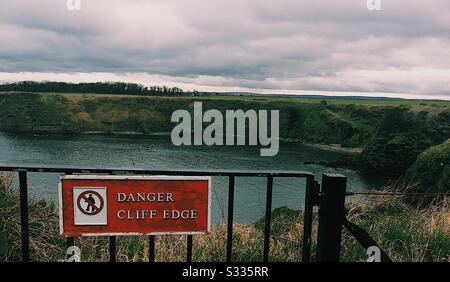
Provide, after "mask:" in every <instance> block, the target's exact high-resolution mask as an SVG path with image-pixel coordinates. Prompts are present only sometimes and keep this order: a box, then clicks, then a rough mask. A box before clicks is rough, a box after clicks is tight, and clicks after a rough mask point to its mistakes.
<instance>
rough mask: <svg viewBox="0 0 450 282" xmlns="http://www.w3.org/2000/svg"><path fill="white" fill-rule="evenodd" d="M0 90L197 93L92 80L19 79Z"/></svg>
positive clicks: (159, 93)
mask: <svg viewBox="0 0 450 282" xmlns="http://www.w3.org/2000/svg"><path fill="white" fill-rule="evenodd" d="M0 91H23V92H58V93H98V94H123V95H142V96H147V95H148V96H150V95H155V96H157V95H161V96H162V95H164V96H165V95H178V96H182V95H199V94H202V93H201V92H198V91H196V90H194V91H192V92H185V91H183V89H180V88H178V87H167V86H150V87H147V86H144V85H142V84H137V83H125V82H92V83H68V82H51V81H43V82H36V81H21V82H14V83H4V84H0Z"/></svg>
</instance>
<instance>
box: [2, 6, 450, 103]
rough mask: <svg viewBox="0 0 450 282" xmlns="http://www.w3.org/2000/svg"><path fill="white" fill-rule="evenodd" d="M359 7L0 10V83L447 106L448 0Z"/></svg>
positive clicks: (449, 73) (449, 75) (449, 72)
mask: <svg viewBox="0 0 450 282" xmlns="http://www.w3.org/2000/svg"><path fill="white" fill-rule="evenodd" d="M366 2H367V0H327V1H325V0H311V1H307V0H303V1H300V0H272V1H262V0H250V1H249V0H179V1H171V0H161V1H159V0H128V1H125V0H95V1H93V0H81V10H80V11H69V10H68V9H67V6H66V0H44V1H42V0H40V1H35V0H29V1H22V0H14V1H12V0H0V81H3V82H4V81H19V80H58V81H73V82H79V81H117V80H119V81H130V82H138V83H143V84H145V85H153V84H166V85H169V86H178V87H181V88H184V89H187V90H191V89H194V88H195V89H198V90H211V91H257V92H263V93H301V94H305V93H311V94H315V93H325V94H330V93H331V92H334V91H337V92H341V93H338V94H352V93H356V94H366V95H374V96H376V95H382V96H391V95H392V94H389V93H397V94H394V95H397V96H401V97H424V98H444V99H450V1H449V0H381V8H382V10H381V11H369V10H368V9H367V6H366V4H367V3H366ZM313 91H319V92H313ZM348 92H352V93H348ZM402 94H409V95H402Z"/></svg>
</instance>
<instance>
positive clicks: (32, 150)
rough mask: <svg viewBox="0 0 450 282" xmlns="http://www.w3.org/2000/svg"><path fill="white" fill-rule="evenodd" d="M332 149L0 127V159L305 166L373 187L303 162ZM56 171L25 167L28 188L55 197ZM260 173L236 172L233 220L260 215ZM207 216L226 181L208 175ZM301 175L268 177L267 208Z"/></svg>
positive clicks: (293, 202)
mask: <svg viewBox="0 0 450 282" xmlns="http://www.w3.org/2000/svg"><path fill="white" fill-rule="evenodd" d="M337 156H338V153H336V152H332V151H327V150H321V149H317V148H312V147H309V146H305V145H300V144H293V143H281V144H280V152H279V154H278V155H277V156H275V157H260V156H259V148H257V147H248V146H233V147H231V146H214V147H207V146H182V147H177V146H174V145H172V143H171V141H170V138H169V137H153V136H152V137H135V136H126V137H125V136H98V135H95V136H94V135H92V136H88V135H84V136H36V135H13V134H6V133H0V165H49V166H60V165H62V166H76V167H82V166H85V167H95V168H122V169H125V168H128V169H129V168H139V169H199V170H200V169H218V170H220V169H232V170H305V171H310V172H312V173H314V174H315V175H316V177H318V178H319V179H320V176H321V174H322V173H325V172H335V173H336V172H338V173H343V174H345V175H346V176H347V177H348V190H352V191H362V190H367V189H371V188H375V187H376V186H377V183H376V182H374V181H373V180H370V179H366V178H363V177H361V176H360V175H358V173H357V172H355V171H352V170H347V169H335V168H327V167H323V166H319V165H304V164H303V163H304V161H319V160H326V161H331V160H334V159H336V158H337ZM57 183H58V174H51V173H31V174H30V176H29V186H30V190H31V194H34V195H37V196H41V197H42V196H43V197H49V198H51V199H54V200H56V199H57ZM265 185H266V183H265V179H264V178H254V177H253V178H250V177H238V178H237V179H236V188H235V193H236V194H235V221H236V222H237V223H248V222H253V221H255V220H257V219H259V218H261V217H262V216H263V215H264V210H265V190H266V186H265ZM212 187H213V194H212V221H213V222H214V223H217V222H220V220H222V219H223V218H226V210H227V204H226V203H227V190H228V181H227V178H226V177H214V178H213V183H212ZM304 187H305V180H304V179H294V178H287V179H285V178H283V179H277V178H275V180H274V190H273V204H272V206H273V208H277V207H280V206H288V207H290V208H294V209H299V208H300V207H301V205H302V201H303V198H304Z"/></svg>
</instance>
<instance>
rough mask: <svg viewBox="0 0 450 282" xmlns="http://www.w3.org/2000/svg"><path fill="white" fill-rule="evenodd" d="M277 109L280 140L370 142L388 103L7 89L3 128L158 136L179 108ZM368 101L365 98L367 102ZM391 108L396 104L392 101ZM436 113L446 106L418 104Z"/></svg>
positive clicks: (1, 98) (0, 99)
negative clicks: (199, 103) (195, 103)
mask: <svg viewBox="0 0 450 282" xmlns="http://www.w3.org/2000/svg"><path fill="white" fill-rule="evenodd" d="M194 100H195V101H202V102H203V108H204V110H207V109H210V108H215V109H218V110H220V111H222V112H223V111H225V110H227V109H243V110H247V109H255V110H258V109H268V110H270V109H278V110H280V134H281V138H286V139H295V140H301V141H307V142H315V143H323V144H329V143H339V144H344V145H348V146H364V145H365V144H366V143H367V142H368V141H370V140H371V138H372V137H373V135H374V134H375V132H376V128H377V126H378V124H379V123H380V121H381V119H382V117H383V113H384V111H385V109H386V108H387V107H388V106H386V105H384V106H382V105H373V101H369V103H371V104H370V105H366V104H363V103H361V104H353V103H352V104H347V105H346V104H341V103H332V104H331V103H329V104H328V105H326V104H325V103H324V102H322V103H321V101H320V100H318V99H295V98H285V97H280V98H276V97H270V98H264V97H227V96H214V97H186V96H177V97H169V96H166V97H164V96H150V97H142V96H130V95H117V94H114V95H108V94H54V93H45V94H44V93H2V94H0V130H1V131H5V132H16V133H41V134H52V133H53V134H54V133H56V134H62V133H75V134H78V133H103V134H113V133H114V134H126V133H135V134H155V133H162V132H165V133H166V132H170V131H171V129H172V127H173V124H171V122H170V117H171V114H172V112H173V111H175V110H177V109H188V110H189V109H192V105H193V101H194ZM362 102H364V101H362ZM389 107H392V105H389ZM409 107H411V109H412V110H413V109H414V107H422V108H423V110H427V111H429V112H430V113H432V114H433V115H434V114H436V113H437V112H441V111H443V110H445V109H447V108H448V107H447V106H446V105H434V106H433V105H432V104H424V105H422V106H420V105H419V104H417V105H415V106H409Z"/></svg>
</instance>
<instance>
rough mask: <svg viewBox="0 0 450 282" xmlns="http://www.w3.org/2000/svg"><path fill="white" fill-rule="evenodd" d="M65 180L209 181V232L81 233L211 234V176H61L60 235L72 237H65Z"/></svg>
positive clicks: (59, 191) (129, 233) (118, 234)
mask: <svg viewBox="0 0 450 282" xmlns="http://www.w3.org/2000/svg"><path fill="white" fill-rule="evenodd" d="M64 179H79V180H84V179H86V180H93V179H100V180H168V181H170V180H203V181H208V214H207V217H208V218H207V232H198V231H194V232H150V233H139V232H128V233H127V232H122V233H81V234H80V235H81V236H83V237H87V236H128V235H198V234H206V233H210V232H211V176H172V175H93V174H85V175H82V174H77V175H60V177H59V183H58V194H59V230H60V232H59V234H60V235H62V236H65V237H72V236H68V235H63V233H64V223H63V220H64V216H63V205H62V180H64Z"/></svg>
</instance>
